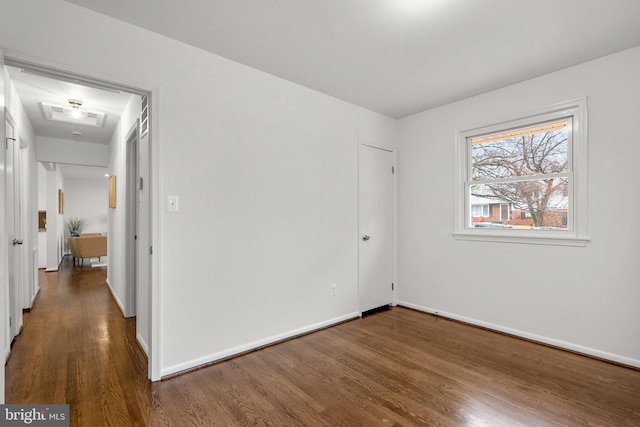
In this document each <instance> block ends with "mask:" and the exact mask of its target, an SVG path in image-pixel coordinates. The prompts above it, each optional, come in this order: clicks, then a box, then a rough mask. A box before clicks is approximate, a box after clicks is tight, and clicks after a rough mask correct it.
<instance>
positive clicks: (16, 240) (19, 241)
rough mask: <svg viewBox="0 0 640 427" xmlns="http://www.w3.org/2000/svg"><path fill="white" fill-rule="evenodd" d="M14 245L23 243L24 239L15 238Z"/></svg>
mask: <svg viewBox="0 0 640 427" xmlns="http://www.w3.org/2000/svg"><path fill="white" fill-rule="evenodd" d="M12 243H13V246H15V245H21V244H22V240H18V239H13V242H12Z"/></svg>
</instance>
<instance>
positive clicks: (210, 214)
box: [159, 55, 395, 373]
mask: <svg viewBox="0 0 640 427" xmlns="http://www.w3.org/2000/svg"><path fill="white" fill-rule="evenodd" d="M192 65H193V66H191V67H189V69H187V70H184V72H183V73H182V74H181V75H180V76H176V78H175V79H173V80H172V81H168V82H166V83H165V84H164V85H163V86H162V91H161V92H160V96H161V97H160V99H159V104H160V111H159V120H160V123H159V125H160V129H161V132H162V155H161V168H162V171H163V178H162V183H161V185H162V195H163V196H166V195H171V196H178V197H179V198H180V212H178V213H166V212H164V206H163V214H162V225H163V240H162V243H163V250H162V259H161V261H160V265H161V266H162V273H161V275H162V278H163V287H162V296H161V299H162V301H163V310H162V311H163V313H167V317H166V318H164V319H163V325H164V326H163V335H162V338H163V340H162V345H163V352H162V354H163V366H164V369H165V373H170V372H174V371H177V370H180V369H184V368H188V367H190V366H193V365H197V364H199V363H202V362H206V361H208V360H212V359H216V358H218V357H222V356H224V355H227V354H228V353H232V352H234V351H237V350H239V349H242V348H245V346H247V345H251V344H252V343H262V342H265V341H268V340H270V339H275V338H277V337H281V336H283V335H287V334H290V333H294V332H296V331H300V330H305V329H307V328H313V327H316V326H318V325H321V324H325V323H331V322H334V321H337V320H342V319H344V318H348V317H351V316H354V315H356V314H357V312H358V291H357V285H358V283H357V265H358V264H357V262H358V258H357V249H358V246H357V244H358V237H357V236H358V234H357V233H358V214H357V200H358V198H357V183H358V169H357V164H358V140H359V138H360V139H362V140H364V141H368V142H369V143H387V144H388V145H391V146H393V144H394V143H395V141H394V137H393V131H394V129H395V128H394V125H395V123H394V121H393V120H391V119H388V118H384V117H382V116H379V115H377V114H374V113H370V112H366V111H364V110H362V109H359V108H356V107H353V106H350V105H348V104H346V103H343V102H340V101H337V100H335V99H333V98H330V97H328V96H325V95H322V94H320V93H317V92H313V91H311V90H308V89H305V88H303V87H300V86H297V85H294V84H291V83H289V82H287V81H284V80H281V79H277V78H274V77H272V76H269V75H266V74H264V73H260V72H258V71H256V70H253V69H249V68H246V67H243V66H240V65H238V64H234V63H231V62H229V61H225V60H222V59H221V58H218V57H215V56H212V55H208V56H205V55H202V56H196V55H194V59H193V60H192ZM330 283H337V284H338V295H337V297H331V296H330V295H329V284H330ZM169 313H171V317H168V314H169ZM169 319H170V321H169ZM187 331H190V332H192V333H193V334H191V333H187Z"/></svg>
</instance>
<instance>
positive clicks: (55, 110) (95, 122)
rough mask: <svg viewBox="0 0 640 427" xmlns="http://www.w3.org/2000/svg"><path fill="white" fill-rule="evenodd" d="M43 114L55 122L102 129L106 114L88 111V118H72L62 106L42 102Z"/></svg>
mask: <svg viewBox="0 0 640 427" xmlns="http://www.w3.org/2000/svg"><path fill="white" fill-rule="evenodd" d="M40 105H41V106H42V112H43V113H44V117H45V118H46V119H47V120H51V121H53V122H62V123H71V124H74V125H84V126H92V127H96V128H99V127H102V124H103V123H104V118H105V116H106V114H105V113H99V112H97V111H86V113H87V116H86V117H84V118H70V117H68V116H67V115H65V114H64V107H63V106H62V105H53V104H49V103H47V102H41V103H40Z"/></svg>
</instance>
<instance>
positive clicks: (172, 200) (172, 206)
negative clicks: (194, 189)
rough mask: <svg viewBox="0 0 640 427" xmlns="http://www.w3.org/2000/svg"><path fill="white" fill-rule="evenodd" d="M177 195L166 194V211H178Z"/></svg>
mask: <svg viewBox="0 0 640 427" xmlns="http://www.w3.org/2000/svg"><path fill="white" fill-rule="evenodd" d="M178 201H179V199H178V196H167V212H178V211H179V207H178Z"/></svg>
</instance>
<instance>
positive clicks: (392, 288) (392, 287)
mask: <svg viewBox="0 0 640 427" xmlns="http://www.w3.org/2000/svg"><path fill="white" fill-rule="evenodd" d="M394 288H395V286H394V285H393V283H392V284H391V290H392V291H393V290H394Z"/></svg>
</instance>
